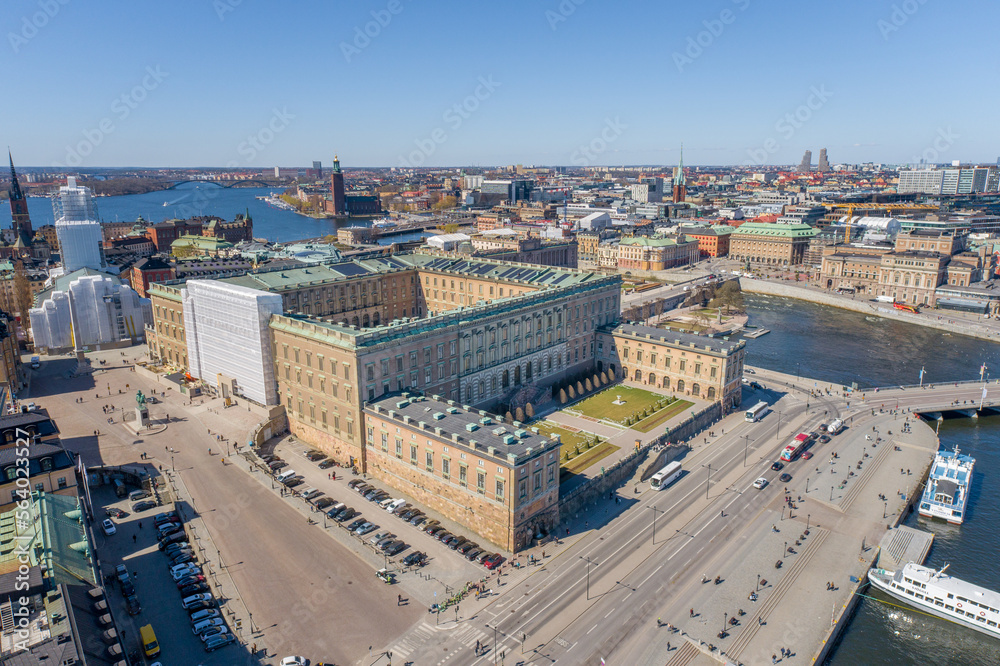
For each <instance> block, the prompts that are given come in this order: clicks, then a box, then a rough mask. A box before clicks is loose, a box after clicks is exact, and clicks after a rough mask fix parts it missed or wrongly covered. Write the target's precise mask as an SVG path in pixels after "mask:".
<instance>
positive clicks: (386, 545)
mask: <svg viewBox="0 0 1000 666" xmlns="http://www.w3.org/2000/svg"><path fill="white" fill-rule="evenodd" d="M397 543H403V541H402V540H401V539H389V540H388V541H386V540H383V541H382V542H381V543H380V544H378V549H379V550H381V551H388V550H389V549H390V548H391V547H393V546H395V545H396V544H397Z"/></svg>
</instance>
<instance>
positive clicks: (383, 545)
mask: <svg viewBox="0 0 1000 666" xmlns="http://www.w3.org/2000/svg"><path fill="white" fill-rule="evenodd" d="M395 540H396V535H395V534H390V535H389V536H387V537H384V538H382V539H379V540H378V542H376V544H375V547H376V548H378V549H379V550H385V548H386V546H388V545H389V544H390V543H392V542H393V541H395Z"/></svg>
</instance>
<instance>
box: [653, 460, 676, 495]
mask: <svg viewBox="0 0 1000 666" xmlns="http://www.w3.org/2000/svg"><path fill="white" fill-rule="evenodd" d="M683 471H684V470H682V469H681V464H680V463H679V462H678V461H676V460H675V461H674V462H672V463H670V464H669V465H667V466H666V467H664V468H663V469H661V470H660V471H659V472H657V473H656V474H654V475H653V478H652V479H650V480H649V487H650V488H652V489H653V490H663V489H664V488H666V487H667V486H669V485H670V484H671V483H673V482H674V481H676V480H677V479H678V477H680V475H681V472H683Z"/></svg>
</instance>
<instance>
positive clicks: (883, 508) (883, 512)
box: [882, 502, 889, 518]
mask: <svg viewBox="0 0 1000 666" xmlns="http://www.w3.org/2000/svg"><path fill="white" fill-rule="evenodd" d="M888 510H889V503H888V502H883V503H882V517H883V518H885V517H886V512H887V511H888Z"/></svg>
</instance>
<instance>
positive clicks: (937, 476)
mask: <svg viewBox="0 0 1000 666" xmlns="http://www.w3.org/2000/svg"><path fill="white" fill-rule="evenodd" d="M975 464H976V459H975V458H973V457H971V456H965V455H962V454H961V453H960V452H959V450H958V447H957V446H956V447H955V450H954V451H938V453H937V455H936V456H935V457H934V465H933V467H931V471H930V474H929V475H928V477H927V486H926V487H925V488H924V495H923V497H921V498H920V507H919V511H920V515H921V516H927V517H928V518H943V519H944V520H947V521H948V522H949V523H954V524H956V525H961V524H962V521H963V520H965V505H966V504H967V503H968V501H969V487H970V486H971V485H972V468H973V466H974V465H975Z"/></svg>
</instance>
